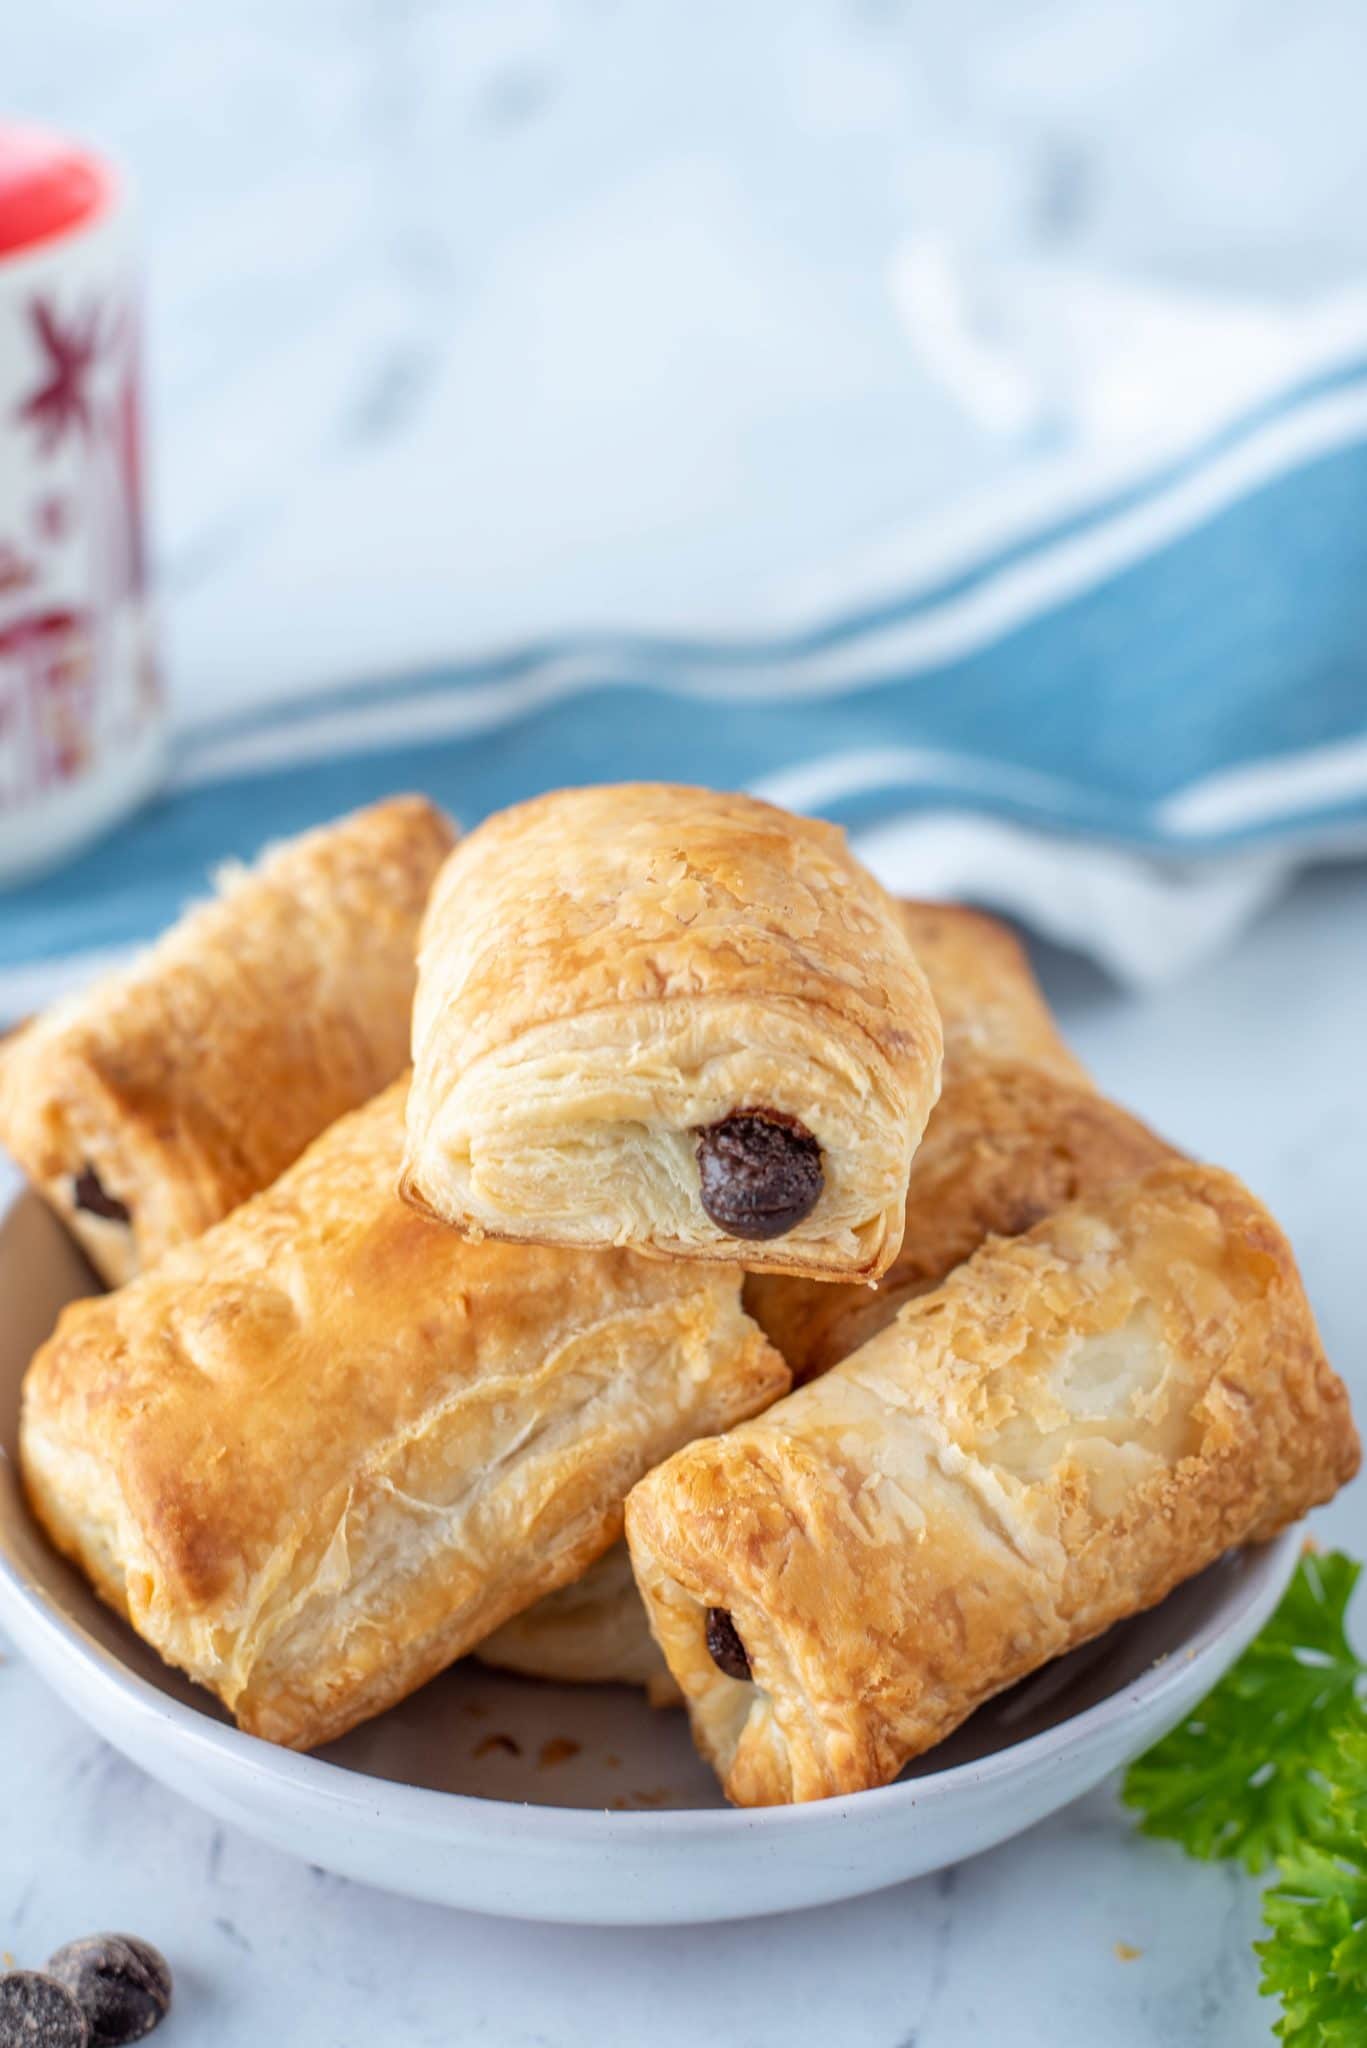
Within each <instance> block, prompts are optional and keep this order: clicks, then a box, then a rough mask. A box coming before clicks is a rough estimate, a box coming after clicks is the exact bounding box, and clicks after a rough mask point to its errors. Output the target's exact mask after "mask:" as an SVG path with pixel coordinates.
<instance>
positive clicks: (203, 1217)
mask: <svg viewBox="0 0 1367 2048" xmlns="http://www.w3.org/2000/svg"><path fill="white" fill-rule="evenodd" d="M454 840H455V830H454V827H453V826H452V825H451V823H450V821H449V819H447V818H446V817H444V816H443V815H442V813H441V812H440V811H438V810H436V809H435V808H434V807H433V806H432V805H431V804H429V803H427V802H426V801H425V800H424V799H423V798H421V797H396V798H394V799H392V800H391V801H390V802H387V803H382V804H376V805H375V806H373V808H371V809H369V810H364V811H358V812H356V813H355V814H354V815H353V816H351V817H348V818H343V819H341V820H340V821H338V822H337V823H336V824H332V825H326V826H324V827H322V829H321V830H318V831H315V832H309V833H306V834H304V835H303V837H301V838H298V839H294V840H290V841H289V842H287V843H286V844H284V845H281V846H279V847H277V848H275V849H274V851H272V852H269V853H267V854H266V856H265V857H264V858H263V859H262V860H261V861H260V862H259V863H258V864H257V866H255V867H254V868H251V869H246V870H241V869H239V870H236V871H233V872H230V873H229V874H228V875H226V876H225V878H224V879H223V880H222V883H221V888H220V893H219V895H218V896H217V897H216V898H215V899H214V900H212V901H211V902H209V903H206V904H204V905H202V906H201V907H200V908H198V909H196V910H194V911H192V912H191V913H190V914H189V915H187V916H186V917H185V918H183V919H182V920H181V922H180V923H179V924H177V925H176V926H174V927H173V929H172V930H171V931H170V932H168V933H167V934H166V936H165V937H164V938H163V939H162V940H161V941H160V942H159V943H158V944H157V945H156V946H154V947H153V948H152V949H151V951H150V952H148V953H147V954H146V955H145V956H144V957H143V958H141V959H140V960H138V961H137V962H135V963H134V965H132V966H131V967H129V968H128V969H127V970H126V971H124V972H122V973H119V974H115V975H112V976H110V977H108V978H107V979H106V980H104V981H101V982H99V983H97V984H96V986H95V987H93V988H91V989H89V990H87V991H85V992H84V993H82V994H80V995H78V996H75V997H73V998H72V999H71V1000H69V1001H67V1002H63V1003H60V1004H58V1005H57V1006H56V1007H55V1008H54V1009H52V1010H50V1011H49V1012H48V1013H47V1014H46V1015H44V1016H42V1017H40V1018H38V1019H37V1020H36V1021H35V1022H33V1023H31V1024H28V1025H26V1026H25V1027H24V1028H23V1029H22V1030H21V1031H19V1032H18V1033H17V1034H16V1035H15V1036H14V1037H13V1038H12V1039H11V1040H9V1041H8V1042H7V1043H6V1045H5V1046H4V1047H3V1048H0V1142H3V1143H4V1144H5V1145H6V1146H8V1148H9V1150H10V1151H11V1152H12V1153H13V1154H14V1156H15V1158H16V1159H17V1160H18V1162H19V1164H20V1166H22V1167H23V1169H24V1171H25V1172H26V1173H27V1174H28V1175H29V1177H30V1179H31V1180H32V1181H33V1182H34V1183H35V1185H36V1186H37V1187H38V1188H39V1189H40V1190H41V1191H42V1193H43V1194H44V1195H46V1197H47V1199H48V1200H49V1202H51V1204H52V1206H53V1207H54V1208H55V1209H56V1210H57V1211H58V1213H59V1214H60V1215H61V1216H62V1217H63V1218H64V1219H65V1221H66V1222H67V1223H68V1225H69V1226H70V1228H71V1229H72V1231H73V1232H74V1233H75V1235H76V1237H77V1238H78V1239H79V1241H80V1243H81V1244H82V1245H83V1247H84V1249H85V1250H86V1252H87V1253H88V1255H89V1257H90V1258H91V1260H92V1261H93V1263H94V1264H95V1266H96V1267H97V1268H98V1270H99V1271H100V1273H101V1274H103V1276H104V1278H105V1279H106V1280H108V1281H110V1282H112V1283H113V1284H115V1285H118V1284H119V1283H121V1282H122V1281H125V1280H128V1279H131V1277H132V1276H133V1274H134V1273H136V1272H137V1271H139V1270H140V1268H142V1267H144V1266H150V1265H152V1264H154V1263H155V1261H156V1260H157V1259H159V1258H160V1257H161V1256H162V1254H163V1253H164V1252H166V1251H168V1250H169V1249H170V1248H171V1246H172V1245H176V1244H181V1243H183V1242H185V1240H187V1239H189V1238H193V1237H197V1236H198V1235H199V1233H200V1232H201V1231H202V1230H207V1229H208V1227H209V1225H210V1224H211V1223H216V1222H217V1221H218V1220H219V1218H220V1217H222V1216H226V1215H227V1213H228V1211H229V1210H230V1209H234V1208H236V1206H237V1204H238V1203H239V1202H242V1201H245V1200H246V1198H247V1197H248V1196H249V1195H254V1194H255V1193H256V1192H257V1191H258V1189H260V1188H264V1187H267V1186H269V1184H270V1182H271V1181H273V1180H274V1179H275V1177H276V1175H277V1174H278V1173H280V1172H282V1171H283V1169H284V1168H285V1167H286V1166H288V1165H289V1164H290V1162H291V1161H292V1160H294V1159H297V1158H298V1156H299V1154H300V1153H301V1152H302V1151H303V1149H304V1147H305V1145H307V1144H308V1143H309V1142H310V1140H312V1139H313V1138H316V1137H317V1136H318V1134H319V1132H320V1131H323V1130H326V1128H327V1126H328V1125H329V1124H330V1123H332V1122H333V1121H334V1120H335V1119H336V1118H337V1117H339V1116H341V1115H343V1114H344V1113H345V1112H346V1111H347V1110H350V1109H355V1108H357V1107H359V1105H360V1104H361V1103H363V1102H365V1101H368V1100H369V1098H370V1097H371V1096H372V1095H374V1094H375V1093H376V1092H377V1091H378V1090H379V1089H381V1088H384V1087H386V1086H388V1084H389V1083H390V1082H391V1081H393V1080H395V1079H396V1078H397V1076H398V1075H400V1074H401V1073H402V1072H403V1071H404V1068H405V1066H406V1065H407V1059H408V1031H409V1018H410V1010H411V1006H412V998H413V986H414V982H415V979H416V973H417V970H416V964H415V963H416V952H417V938H418V927H419V922H420V919H421V916H422V911H423V906H424V904H425V903H426V900H427V893H428V890H429V888H430V887H431V884H432V880H433V877H434V876H435V875H436V872H437V870H438V868H439V867H440V865H441V863H442V861H443V860H444V858H445V857H446V855H447V853H449V851H450V849H451V847H452V845H453V843H454Z"/></svg>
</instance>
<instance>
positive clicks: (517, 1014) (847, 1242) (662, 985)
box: [403, 783, 941, 1279]
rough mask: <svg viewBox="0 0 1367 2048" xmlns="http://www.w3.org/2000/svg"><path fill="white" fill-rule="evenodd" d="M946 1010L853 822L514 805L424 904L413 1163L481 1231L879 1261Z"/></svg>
mask: <svg viewBox="0 0 1367 2048" xmlns="http://www.w3.org/2000/svg"><path fill="white" fill-rule="evenodd" d="M940 1050H941V1047H940V1027H939V1021H938V1018H937V1016H936V1013H935V1006H934V1003H933V1002H932V1000H931V997H930V991H929V989H928V987H927V985H926V980H925V977H924V975H923V974H922V973H921V971H920V968H919V967H918V965H917V963H916V960H915V957H914V955H913V953H912V951H911V948H910V946H909V944H908V943H907V939H906V935H905V932H904V930H903V928H902V924H901V920H900V918H899V916H898V913H897V910H896V907H895V905H894V904H893V902H892V899H891V898H890V897H888V896H887V895H885V894H884V892H883V890H882V889H880V888H879V886H878V884H877V883H876V882H875V881H874V880H873V878H872V877H871V876H870V875H868V874H867V873H866V872H865V871H864V869H863V868H861V867H860V865H859V864H858V862H857V861H855V860H854V858H853V857H852V856H851V854H850V852H849V850H848V848H847V847H846V845H845V840H844V835H843V834H842V833H841V832H839V831H837V830H836V829H835V827H833V826H831V825H826V824H821V823H819V822H815V821H813V820H810V819H803V818H796V817H792V816H790V815H789V814H788V813H787V812H785V811H780V810H776V809H774V808H773V807H772V806H771V805H769V804H763V803H758V802H756V801H755V800H753V799H752V798H749V797H743V796H719V795H716V794H714V793H713V792H711V791H709V790H703V789H683V788H676V787H673V786H670V785H664V784H651V783H637V784H630V785H626V786H623V787H616V788H598V789H579V790H563V791H561V792H559V793H558V794H556V795H554V796H548V797H541V798H538V799H537V800H536V801H535V802H532V803H528V804H522V805H520V806H519V807H518V808H517V809H515V810H511V811H505V812H503V813H502V814H501V815H499V816H497V817H495V818H492V819H490V820H489V821H488V822H487V823H485V824H484V825H482V826H481V827H480V829H479V830H478V831H477V832H475V833H473V834H472V835H471V836H470V838H469V839H467V840H466V841H465V842H464V844H463V846H461V847H459V848H458V849H457V851H456V852H455V854H454V855H453V856H452V857H451V859H450V860H449V861H448V862H447V864H446V866H445V868H444V869H443V870H442V873H441V876H440V878H439V880H438V882H437V885H436V887H435V889H434V891H433V895H432V902H431V905H430V907H429V910H428V914H427V918H426V921H425V924H424V928H423V943H422V953H421V960H420V966H419V975H418V993H417V998H416V1002H415V1005H414V1015H413V1051H414V1077H413V1090H412V1094H411V1096H410V1098H409V1108H408V1129H409V1144H408V1154H407V1160H406V1163H405V1169H404V1180H403V1189H404V1193H405V1195H406V1196H407V1198H408V1199H409V1200H410V1201H412V1202H413V1203H415V1204H416V1205H417V1206H419V1207H420V1208H423V1209H425V1210H427V1211H428V1212H429V1213H430V1214H432V1215H434V1216H438V1217H441V1218H443V1219H444V1220H445V1221H447V1222H449V1223H452V1224H455V1225H457V1226H458V1227H459V1228H461V1229H462V1230H464V1231H465V1232H466V1233H467V1234H468V1235H469V1236H472V1237H476V1236H479V1235H481V1234H487V1235H489V1236H494V1237H510V1238H523V1239H530V1240H533V1241H536V1242H544V1243H548V1244H577V1245H605V1244H622V1245H630V1246H633V1247H635V1248H636V1249H638V1250H643V1251H649V1252H654V1253H660V1254H663V1255H666V1256H672V1257H681V1258H692V1259H702V1260H707V1259H711V1260H723V1261H733V1260H735V1259H736V1258H738V1257H741V1256H743V1257H744V1258H745V1261H746V1263H747V1264H748V1265H752V1266H755V1267H758V1268H761V1269H772V1270H775V1271H791V1272H800V1273H808V1274H811V1275H812V1276H813V1277H818V1278H819V1277H822V1276H825V1277H828V1278H846V1279H853V1278H861V1279H870V1278H873V1277H875V1276H876V1275H877V1274H879V1273H881V1272H882V1271H883V1270H884V1269H885V1268H886V1267H887V1266H888V1264H889V1263H890V1262H891V1260H892V1259H893V1257H894V1256H895V1254H896V1251H897V1247H898V1244H899V1242H900V1239H901V1232H902V1207H903V1203H904V1201H905V1199H906V1187H907V1170H908V1167H909V1166H910V1163H911V1156H912V1153H913V1151H914V1150H915V1147H916V1143H917V1140H918V1139H919V1137H920V1135H921V1132H922V1130H923V1128H924V1126H925V1121H926V1117H927V1116H928V1114H929V1112H930V1108H931V1105H932V1103H933V1102H934V1100H935V1097H936V1094H937V1092H938V1089H939V1072H940Z"/></svg>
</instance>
